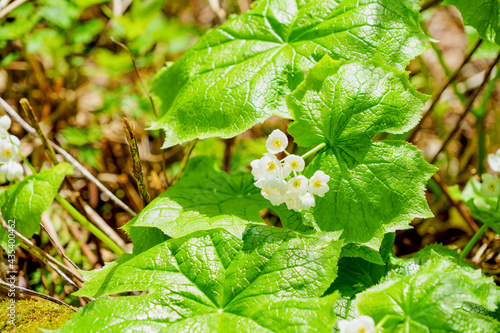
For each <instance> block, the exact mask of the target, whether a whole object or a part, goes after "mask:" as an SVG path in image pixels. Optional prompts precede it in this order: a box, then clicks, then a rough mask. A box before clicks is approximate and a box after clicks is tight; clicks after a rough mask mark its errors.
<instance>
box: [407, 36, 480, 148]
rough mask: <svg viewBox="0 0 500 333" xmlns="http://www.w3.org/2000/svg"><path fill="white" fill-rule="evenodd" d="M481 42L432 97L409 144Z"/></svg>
mask: <svg viewBox="0 0 500 333" xmlns="http://www.w3.org/2000/svg"><path fill="white" fill-rule="evenodd" d="M482 41H483V40H482V39H479V40H478V41H477V43H476V45H474V47H473V48H472V50H471V51H470V52H469V53H468V54H467V55H466V56H465V58H464V60H463V61H462V63H461V64H460V66H458V68H457V69H456V70H455V72H454V73H453V74H452V75H450V77H449V78H448V80H447V81H446V83H445V84H444V85H443V86H442V87H441V89H440V90H439V91H438V93H437V94H435V95H434V96H433V97H432V102H431V105H430V106H429V108H428V109H427V111H426V112H425V113H424V115H423V116H422V118H421V119H420V121H419V123H418V124H417V126H415V128H414V129H413V131H412V132H411V134H410V136H409V137H408V141H409V142H412V141H413V140H414V139H415V135H416V134H417V132H418V131H419V130H420V127H421V126H422V124H423V122H424V121H425V120H426V119H427V117H429V116H430V115H431V114H432V111H434V107H435V106H436V104H437V103H438V102H439V100H440V99H441V95H442V94H443V92H444V91H445V90H446V88H447V87H448V86H449V85H450V84H451V83H452V82H453V81H455V80H456V78H457V77H458V75H459V74H460V72H461V71H462V68H464V66H465V65H466V64H467V63H468V62H469V60H470V58H471V57H472V55H473V54H474V52H476V50H477V49H478V48H479V46H480V45H481V43H482Z"/></svg>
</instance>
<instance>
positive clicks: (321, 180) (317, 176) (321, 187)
mask: <svg viewBox="0 0 500 333" xmlns="http://www.w3.org/2000/svg"><path fill="white" fill-rule="evenodd" d="M329 181H330V176H328V175H327V174H325V173H324V172H323V171H321V170H318V171H316V172H315V173H314V175H313V176H312V177H311V180H310V181H309V192H311V193H312V194H314V195H317V196H320V197H322V196H324V195H325V193H326V192H328V191H329V190H330V187H328V182H329Z"/></svg>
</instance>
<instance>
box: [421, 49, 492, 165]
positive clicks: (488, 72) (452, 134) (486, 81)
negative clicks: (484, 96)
mask: <svg viewBox="0 0 500 333" xmlns="http://www.w3.org/2000/svg"><path fill="white" fill-rule="evenodd" d="M499 61H500V53H498V55H497V57H496V59H495V60H494V61H493V63H492V64H491V65H490V67H489V68H488V70H487V71H486V73H485V74H484V80H483V82H482V83H481V85H480V86H479V88H477V89H476V91H475V92H474V93H473V95H472V96H471V98H470V99H469V103H468V104H467V106H466V108H465V111H464V112H463V113H462V115H461V116H460V119H459V120H458V122H457V124H456V125H455V128H453V130H452V131H451V132H450V133H449V134H448V136H447V137H446V139H445V140H444V141H443V144H442V146H441V148H439V151H438V152H437V153H436V154H435V155H434V157H433V158H432V159H431V161H430V163H431V164H434V162H436V160H437V158H438V156H439V154H441V152H442V151H443V150H444V149H445V148H446V146H447V145H448V143H449V142H450V141H451V139H452V138H453V136H454V135H455V134H456V133H457V131H458V130H459V128H460V125H462V121H463V120H464V119H465V117H466V116H467V114H468V113H469V111H470V110H471V109H472V105H473V104H474V101H475V100H476V98H477V97H478V96H479V93H480V92H481V90H482V89H483V87H484V86H485V85H486V83H488V80H489V78H490V74H491V72H492V71H493V68H494V67H495V66H496V65H497V63H498V62H499Z"/></svg>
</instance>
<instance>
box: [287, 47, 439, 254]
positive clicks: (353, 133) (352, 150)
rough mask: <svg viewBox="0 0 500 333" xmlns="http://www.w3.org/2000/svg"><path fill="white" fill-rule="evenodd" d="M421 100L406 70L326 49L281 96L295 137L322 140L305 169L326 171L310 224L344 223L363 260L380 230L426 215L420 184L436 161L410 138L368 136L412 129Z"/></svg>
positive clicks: (340, 226) (331, 227)
mask: <svg viewBox="0 0 500 333" xmlns="http://www.w3.org/2000/svg"><path fill="white" fill-rule="evenodd" d="M426 100H427V97H426V96H424V95H422V94H420V93H419V92H417V91H416V90H415V89H414V88H413V87H411V86H410V84H409V82H408V78H407V74H406V73H403V72H399V71H397V70H394V69H392V68H389V67H387V66H385V65H383V64H382V63H381V62H380V61H379V60H374V61H371V62H367V63H360V62H343V61H336V60H332V59H330V58H329V57H328V56H326V57H325V58H323V59H322V60H321V62H320V63H318V64H317V65H316V66H315V67H314V68H313V69H311V70H310V71H309V74H308V76H307V79H306V80H305V81H304V82H303V83H302V84H301V85H300V86H299V87H298V88H297V89H296V90H295V91H294V92H293V94H292V95H291V96H290V97H289V98H288V105H289V107H290V109H291V110H292V113H293V116H294V118H295V119H296V120H295V122H293V123H292V124H291V125H290V126H289V133H290V134H291V135H293V136H294V138H295V141H296V142H297V143H298V144H299V145H304V146H311V145H317V144H321V143H326V147H325V148H324V149H323V150H322V151H321V152H320V153H319V154H318V155H317V156H316V157H315V158H314V160H313V161H312V163H311V164H310V165H309V167H308V168H307V170H306V175H307V176H311V175H312V174H313V173H314V171H316V170H322V171H324V172H325V173H327V174H328V175H329V176H330V177H331V179H330V182H329V183H328V185H329V187H330V190H329V192H327V193H326V195H325V197H323V198H317V200H316V207H315V208H314V211H313V216H314V219H315V224H316V225H317V226H318V227H319V229H320V230H323V231H339V230H343V234H342V237H343V238H345V241H346V242H348V243H358V244H360V246H361V245H362V246H365V247H368V248H369V249H368V250H369V251H367V253H368V256H366V257H364V258H365V259H367V260H371V259H370V256H371V255H373V251H378V249H379V247H380V244H381V242H382V239H383V237H384V234H385V233H388V232H392V231H395V230H398V229H407V228H408V227H409V226H408V225H409V223H410V222H411V220H412V219H413V218H415V217H422V218H425V217H430V216H432V213H431V211H430V210H429V208H428V205H427V201H426V199H425V196H424V191H425V184H426V182H427V180H428V179H429V178H430V177H431V175H432V174H433V173H434V172H435V170H436V168H435V167H433V166H430V165H429V164H428V163H427V162H425V161H424V160H423V159H422V157H421V152H420V151H419V150H418V149H417V148H415V147H413V146H412V145H410V144H409V143H406V142H402V141H372V139H373V137H374V136H375V135H376V134H377V133H379V132H389V133H403V132H405V131H407V130H409V129H411V128H412V127H413V126H414V125H415V124H416V123H417V122H418V120H419V118H420V116H421V110H422V108H423V105H424V102H425V101H426ZM370 248H371V250H370ZM360 250H361V249H360ZM370 251H371V252H372V253H371V254H370V253H369V252H370ZM371 261H373V260H371Z"/></svg>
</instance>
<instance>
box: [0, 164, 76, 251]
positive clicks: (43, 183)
mask: <svg viewBox="0 0 500 333" xmlns="http://www.w3.org/2000/svg"><path fill="white" fill-rule="evenodd" d="M72 172H73V167H72V166H71V165H70V164H67V163H61V164H58V165H56V166H55V167H53V168H51V169H47V170H43V171H41V172H40V173H38V174H36V175H32V176H28V177H26V178H24V180H22V181H21V182H19V183H17V184H14V185H11V186H10V187H9V189H8V190H7V191H4V192H2V193H0V210H1V211H2V215H3V218H4V220H5V221H6V222H7V224H8V225H11V224H12V222H11V221H14V223H13V224H14V225H15V229H16V231H17V232H19V233H20V234H22V235H23V236H25V237H27V238H30V237H31V236H33V234H35V233H38V231H39V230H40V221H41V219H42V213H43V212H44V211H45V210H46V209H47V208H48V207H49V206H50V204H51V203H52V201H54V198H55V196H56V194H57V192H58V191H59V187H60V186H61V183H62V181H63V180H64V177H65V176H66V175H68V174H71V173H72ZM8 240H9V233H8V232H7V231H6V230H5V229H3V228H0V245H1V246H2V247H3V248H4V249H5V250H7V249H8V248H9V242H8ZM15 240H16V242H15V245H16V246H17V245H19V243H20V241H19V240H18V239H17V238H16V239H15ZM9 250H10V249H9Z"/></svg>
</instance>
